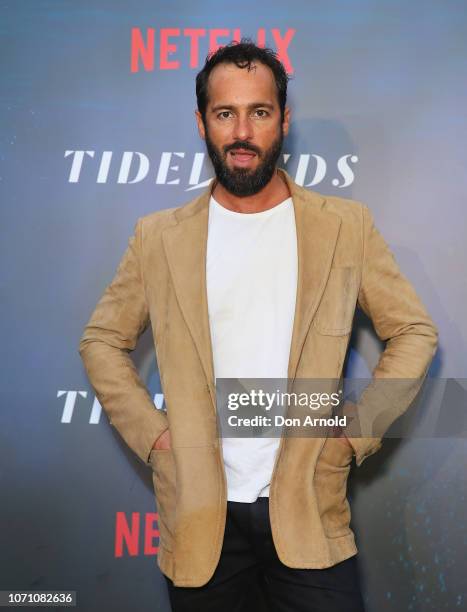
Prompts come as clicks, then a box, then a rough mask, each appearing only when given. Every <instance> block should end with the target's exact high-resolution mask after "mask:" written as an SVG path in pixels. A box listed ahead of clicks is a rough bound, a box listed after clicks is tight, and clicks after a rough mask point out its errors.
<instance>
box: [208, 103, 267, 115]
mask: <svg viewBox="0 0 467 612" xmlns="http://www.w3.org/2000/svg"><path fill="white" fill-rule="evenodd" d="M258 106H263V107H264V108H269V109H270V110H274V105H273V104H271V103H270V102H252V103H251V104H248V106H247V108H248V109H253V108H258ZM235 108H237V107H236V106H235V105H234V104H216V106H213V107H212V109H211V112H213V113H215V112H216V111H218V110H221V109H222V110H235Z"/></svg>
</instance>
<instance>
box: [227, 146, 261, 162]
mask: <svg viewBox="0 0 467 612" xmlns="http://www.w3.org/2000/svg"><path fill="white" fill-rule="evenodd" d="M229 157H230V158H231V160H232V161H233V163H234V164H235V165H236V166H249V165H251V164H252V162H253V160H254V158H255V157H256V153H255V152H254V151H249V150H247V149H234V150H231V151H229Z"/></svg>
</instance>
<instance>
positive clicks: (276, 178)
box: [212, 169, 290, 213]
mask: <svg viewBox="0 0 467 612" xmlns="http://www.w3.org/2000/svg"><path fill="white" fill-rule="evenodd" d="M212 196H213V197H214V198H215V199H216V201H217V202H219V204H221V205H222V206H224V207H225V208H227V209H229V210H233V211H234V212H240V213H256V212H262V211H263V210H268V209H269V208H274V206H277V204H280V203H281V202H283V201H284V200H286V199H287V198H289V197H290V191H289V188H288V186H287V183H286V182H285V180H284V179H283V178H282V177H281V175H280V174H279V172H278V171H277V169H276V171H275V172H274V175H273V177H272V178H271V180H270V181H269V183H268V184H267V185H265V186H264V187H263V189H261V191H258V193H255V194H254V195H251V196H244V197H239V196H236V195H233V194H232V193H230V191H227V190H226V189H225V188H224V187H223V186H222V185H221V184H220V183H219V182H218V181H216V185H215V186H214V189H213V191H212Z"/></svg>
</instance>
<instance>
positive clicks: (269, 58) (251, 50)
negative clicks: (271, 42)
mask: <svg viewBox="0 0 467 612" xmlns="http://www.w3.org/2000/svg"><path fill="white" fill-rule="evenodd" d="M255 61H258V62H261V63H262V64H264V65H265V66H268V67H269V68H270V69H271V70H272V73H273V75H274V79H275V81H276V87H277V97H278V100H279V107H280V111H281V120H282V121H283V120H284V111H285V103H286V101H287V82H288V81H289V79H290V77H289V75H288V74H287V72H286V70H285V68H284V65H283V64H282V62H281V61H280V60H279V59H278V57H277V54H276V53H275V51H273V50H272V49H268V48H261V47H258V46H256V45H255V44H254V43H253V42H252V40H251V39H250V38H242V39H241V41H240V42H238V41H235V40H233V41H232V42H230V43H229V44H228V45H225V46H223V47H220V48H219V49H218V50H217V51H215V52H211V53H209V54H208V55H207V57H206V63H205V64H204V67H203V69H202V70H201V72H199V73H198V74H197V75H196V99H197V103H198V110H199V112H200V113H201V116H202V118H203V122H206V121H205V120H206V107H207V104H208V79H209V75H210V74H211V72H212V70H213V68H214V67H215V66H217V65H218V64H224V63H232V64H235V65H236V66H237V67H238V68H248V70H251V68H252V66H251V64H252V62H255Z"/></svg>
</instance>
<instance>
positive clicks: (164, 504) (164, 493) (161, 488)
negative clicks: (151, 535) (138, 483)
mask: <svg viewBox="0 0 467 612" xmlns="http://www.w3.org/2000/svg"><path fill="white" fill-rule="evenodd" d="M149 459H150V462H151V467H152V480H153V485H154V493H155V496H156V502H157V512H158V515H159V519H158V526H159V546H161V547H163V548H165V549H166V550H168V551H169V552H172V550H173V541H174V530H175V502H176V469H175V460H174V456H173V453H172V450H171V449H160V450H156V449H153V450H152V451H151V454H150V457H149Z"/></svg>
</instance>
